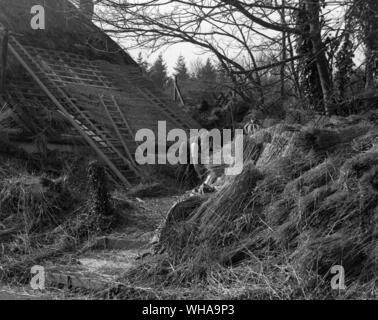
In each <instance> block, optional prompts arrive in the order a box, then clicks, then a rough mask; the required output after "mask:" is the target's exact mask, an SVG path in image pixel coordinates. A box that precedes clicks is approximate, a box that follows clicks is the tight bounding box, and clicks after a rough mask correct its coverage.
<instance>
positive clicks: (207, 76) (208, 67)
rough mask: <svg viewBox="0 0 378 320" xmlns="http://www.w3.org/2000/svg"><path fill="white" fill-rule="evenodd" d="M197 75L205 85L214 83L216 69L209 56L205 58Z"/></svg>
mask: <svg viewBox="0 0 378 320" xmlns="http://www.w3.org/2000/svg"><path fill="white" fill-rule="evenodd" d="M197 76H198V78H199V79H200V80H202V81H203V82H204V83H205V84H206V85H214V83H215V81H216V79H217V71H216V69H215V68H214V66H213V64H212V63H211V60H210V59H209V58H208V59H207V60H206V63H205V65H204V66H203V67H202V68H201V69H200V70H199V72H198V75H197Z"/></svg>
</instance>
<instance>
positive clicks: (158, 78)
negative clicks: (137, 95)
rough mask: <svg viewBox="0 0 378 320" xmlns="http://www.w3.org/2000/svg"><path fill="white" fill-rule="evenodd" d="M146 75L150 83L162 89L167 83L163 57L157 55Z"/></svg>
mask: <svg viewBox="0 0 378 320" xmlns="http://www.w3.org/2000/svg"><path fill="white" fill-rule="evenodd" d="M148 74H149V76H150V77H151V79H152V81H153V82H154V83H155V85H156V86H158V87H159V88H164V87H165V86H166V85H167V82H168V75H167V66H166V64H165V62H164V59H163V55H162V54H159V56H158V58H157V59H156V61H155V62H154V63H153V65H152V66H151V68H150V69H149V70H148Z"/></svg>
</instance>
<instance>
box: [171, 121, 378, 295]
mask: <svg viewBox="0 0 378 320" xmlns="http://www.w3.org/2000/svg"><path fill="white" fill-rule="evenodd" d="M356 128H358V126H355V127H354V128H350V127H347V128H346V129H345V130H344V129H343V130H344V131H343V130H339V131H336V130H334V131H331V130H319V129H316V130H315V129H311V130H309V129H308V128H305V129H303V130H301V131H300V132H297V131H291V134H290V133H288V131H285V130H282V127H281V129H280V130H278V129H277V128H274V129H272V128H270V132H271V134H272V141H271V142H270V143H265V149H264V151H263V152H262V154H261V155H260V157H259V159H258V161H257V165H254V163H255V162H254V161H252V162H250V163H248V164H246V165H245V168H244V170H243V172H242V173H241V174H240V175H239V176H236V177H234V178H233V180H232V181H230V183H229V184H227V185H225V186H224V187H223V188H222V189H221V190H220V191H219V192H217V193H216V194H213V195H211V196H210V197H209V199H208V200H207V201H205V202H204V203H202V204H201V205H200V206H199V207H198V208H197V209H194V210H193V211H192V212H190V213H187V214H186V217H189V218H188V219H187V221H184V222H183V224H182V226H183V229H181V230H182V231H183V232H182V233H181V234H180V237H181V238H180V248H179V250H177V246H175V238H174V237H173V238H171V239H170V240H169V241H168V242H166V243H165V245H166V247H167V248H169V249H170V251H169V252H170V261H171V263H173V265H174V266H175V268H176V270H180V272H179V273H180V277H179V278H180V281H183V279H188V280H189V279H193V276H194V273H195V272H196V274H197V275H198V270H200V271H201V275H202V276H206V274H207V272H210V271H209V270H211V268H212V267H213V266H214V265H219V264H224V265H228V264H235V263H237V262H240V261H242V260H245V259H246V261H248V265H249V268H251V269H253V270H255V267H256V268H257V269H259V268H260V267H261V265H262V264H263V263H267V264H269V263H271V262H270V261H271V260H273V261H274V263H273V265H271V266H270V267H271V268H273V269H276V268H278V269H279V270H281V268H287V267H290V268H292V269H293V270H294V273H295V276H296V277H298V278H299V279H301V288H305V289H306V290H307V289H308V290H310V291H311V290H314V283H317V282H316V281H319V279H323V280H322V281H323V282H319V283H320V284H319V286H323V283H326V287H324V290H328V289H327V288H329V281H328V279H329V270H330V268H331V267H332V266H334V265H342V266H344V268H345V271H346V276H347V279H348V281H349V282H353V281H354V282H355V283H366V281H370V280H371V279H373V280H374V279H375V278H376V271H377V270H378V264H377V262H378V260H377V259H378V241H377V234H378V232H377V230H378V229H377V225H378V153H377V152H375V151H374V150H372V149H370V150H369V152H365V153H358V152H357V151H356V150H353V148H352V144H353V143H360V141H361V140H359V139H360V138H361V137H362V138H361V139H362V140H364V139H370V138H371V137H373V135H372V134H371V133H372V131H371V130H370V128H368V129H367V130H365V129H363V130H359V129H356ZM275 131H276V132H280V133H277V134H275V133H274V132H275ZM272 132H273V133H272ZM341 135H342V136H341ZM367 137H369V138H367ZM251 141H253V143H252V144H251V146H252V148H253V147H254V146H255V141H254V140H253V138H252V140H251ZM369 144H370V142H369ZM288 146H289V147H290V148H291V149H290V150H291V151H290V152H288V153H287V154H286V155H285V150H288V148H289V147H288ZM318 152H319V153H320V154H321V155H320V156H319V154H318ZM283 155H285V156H283ZM262 157H263V158H264V159H263V160H261V158H262ZM260 160H261V161H260ZM259 164H260V167H258V165H259ZM264 268H265V266H264ZM374 277H375V278H374ZM264 279H265V278H264ZM324 279H326V280H324ZM324 281H325V282H324Z"/></svg>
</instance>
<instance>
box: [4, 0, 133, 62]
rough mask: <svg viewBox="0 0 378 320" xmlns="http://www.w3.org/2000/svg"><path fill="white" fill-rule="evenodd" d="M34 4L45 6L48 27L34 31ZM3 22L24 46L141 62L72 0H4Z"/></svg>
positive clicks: (93, 57) (118, 60)
mask: <svg viewBox="0 0 378 320" xmlns="http://www.w3.org/2000/svg"><path fill="white" fill-rule="evenodd" d="M34 5H43V7H44V8H45V18H46V19H45V21H46V25H45V30H33V29H32V28H31V26H30V22H31V18H32V14H31V13H30V11H31V8H32V7H33V6H34ZM0 23H2V24H3V25H4V26H5V27H6V28H8V29H9V30H11V31H12V32H13V33H14V34H16V35H17V36H18V39H19V40H20V41H21V42H22V43H23V44H24V45H33V46H36V47H39V48H45V49H53V50H63V51H70V52H73V53H77V54H83V55H85V56H86V57H88V58H91V59H104V60H108V61H110V62H115V63H126V64H133V65H137V64H136V62H135V61H134V60H133V59H132V58H131V57H130V55H128V54H127V53H126V52H125V50H124V49H123V48H121V47H120V46H119V45H118V44H117V43H116V42H115V41H113V40H112V39H111V38H110V37H109V36H108V35H106V34H105V33H104V32H102V31H101V30H100V29H99V28H97V27H96V26H95V25H94V24H93V23H92V22H91V21H89V20H88V19H85V17H84V16H83V15H82V14H81V12H80V11H79V10H78V9H77V8H76V7H75V6H74V5H73V4H72V3H71V2H70V1H69V0H17V1H15V0H0Z"/></svg>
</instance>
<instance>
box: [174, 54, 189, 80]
mask: <svg viewBox="0 0 378 320" xmlns="http://www.w3.org/2000/svg"><path fill="white" fill-rule="evenodd" d="M174 70H175V76H176V77H177V79H178V80H188V79H189V74H188V68H187V67H186V63H185V58H184V57H183V56H182V55H180V56H179V57H178V59H177V62H176V66H175V67H174Z"/></svg>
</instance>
